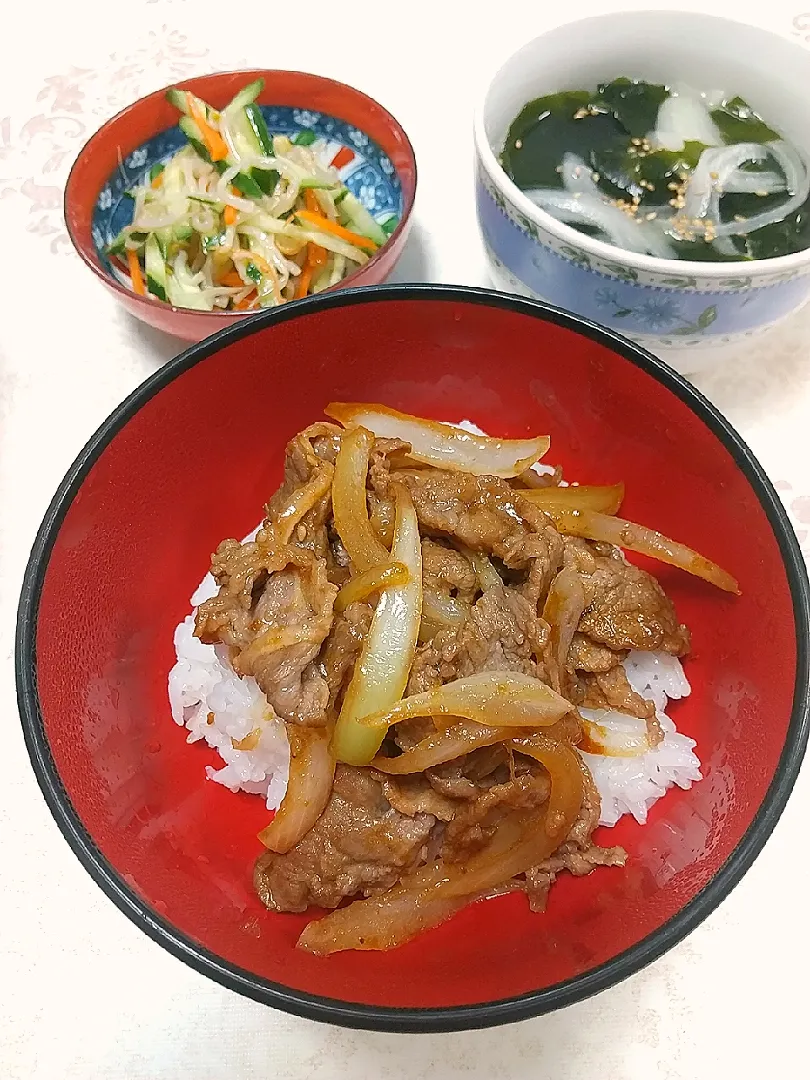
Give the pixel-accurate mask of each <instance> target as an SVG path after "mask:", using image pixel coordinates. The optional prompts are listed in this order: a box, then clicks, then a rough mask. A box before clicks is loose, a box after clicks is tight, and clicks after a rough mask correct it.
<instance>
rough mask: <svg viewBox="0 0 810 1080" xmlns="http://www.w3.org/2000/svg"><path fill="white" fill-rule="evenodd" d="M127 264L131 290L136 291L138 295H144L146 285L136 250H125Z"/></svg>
mask: <svg viewBox="0 0 810 1080" xmlns="http://www.w3.org/2000/svg"><path fill="white" fill-rule="evenodd" d="M127 265H128V266H129V276H130V278H131V279H132V291H133V292H135V293H137V294H138V296H146V285H145V283H144V280H143V273H142V271H141V264H140V263H139V262H138V256H137V254H136V252H134V251H128V252H127Z"/></svg>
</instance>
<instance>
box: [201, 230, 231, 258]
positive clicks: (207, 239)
mask: <svg viewBox="0 0 810 1080" xmlns="http://www.w3.org/2000/svg"><path fill="white" fill-rule="evenodd" d="M225 236H226V234H225V232H220V233H214V234H213V235H212V236H201V237H200V246H201V247H202V249H203V251H204V252H205V253H206V255H207V254H208V252H209V251H216V249H217V248H220V247H222V246H223V244H224V243H225Z"/></svg>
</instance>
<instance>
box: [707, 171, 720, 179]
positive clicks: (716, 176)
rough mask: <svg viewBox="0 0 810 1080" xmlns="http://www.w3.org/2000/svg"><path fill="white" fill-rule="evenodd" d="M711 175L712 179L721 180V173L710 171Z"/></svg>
mask: <svg viewBox="0 0 810 1080" xmlns="http://www.w3.org/2000/svg"><path fill="white" fill-rule="evenodd" d="M709 176H710V177H711V179H712V180H719V179H720V173H716V172H710V173H709Z"/></svg>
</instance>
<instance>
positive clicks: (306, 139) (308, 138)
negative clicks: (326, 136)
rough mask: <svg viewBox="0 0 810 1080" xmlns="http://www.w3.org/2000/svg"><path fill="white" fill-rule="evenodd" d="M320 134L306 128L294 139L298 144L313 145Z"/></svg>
mask: <svg viewBox="0 0 810 1080" xmlns="http://www.w3.org/2000/svg"><path fill="white" fill-rule="evenodd" d="M317 138H318V136H317V135H316V134H315V132H314V131H312V130H310V128H304V130H303V131H299V132H298V134H297V135H296V136H295V138H294V139H293V142H294V143H295V145H296V146H312V144H313V143H314V142H315V140H316V139H317Z"/></svg>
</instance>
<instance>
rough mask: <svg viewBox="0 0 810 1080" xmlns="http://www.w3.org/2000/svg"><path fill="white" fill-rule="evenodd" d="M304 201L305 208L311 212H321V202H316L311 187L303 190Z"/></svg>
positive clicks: (315, 196) (316, 198) (316, 199)
mask: <svg viewBox="0 0 810 1080" xmlns="http://www.w3.org/2000/svg"><path fill="white" fill-rule="evenodd" d="M304 202H305V203H306V207H307V210H309V211H310V213H313V214H320V213H321V204H320V203H319V202H318V197H317V195H316V194H315V192H314V191H313V190H312V188H307V190H306V191H305V192H304Z"/></svg>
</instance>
